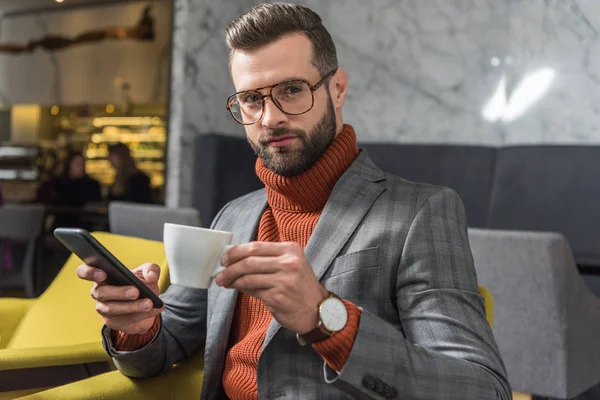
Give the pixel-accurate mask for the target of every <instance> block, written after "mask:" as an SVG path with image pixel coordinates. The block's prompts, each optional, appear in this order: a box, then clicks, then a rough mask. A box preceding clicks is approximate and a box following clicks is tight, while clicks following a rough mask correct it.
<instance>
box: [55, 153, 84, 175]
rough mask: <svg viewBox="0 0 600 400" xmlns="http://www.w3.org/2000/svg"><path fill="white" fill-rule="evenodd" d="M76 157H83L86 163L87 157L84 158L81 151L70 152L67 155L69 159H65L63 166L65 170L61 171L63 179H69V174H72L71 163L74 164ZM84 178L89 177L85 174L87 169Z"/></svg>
mask: <svg viewBox="0 0 600 400" xmlns="http://www.w3.org/2000/svg"><path fill="white" fill-rule="evenodd" d="M75 157H81V158H83V161H84V162H85V157H84V155H83V153H81V152H80V151H71V152H69V154H68V155H67V158H66V159H65V163H64V164H63V169H62V171H61V172H62V176H63V177H65V178H67V177H69V173H70V172H71V162H73V160H74V159H75ZM84 168H85V167H84ZM83 176H87V174H86V173H85V169H84V170H83Z"/></svg>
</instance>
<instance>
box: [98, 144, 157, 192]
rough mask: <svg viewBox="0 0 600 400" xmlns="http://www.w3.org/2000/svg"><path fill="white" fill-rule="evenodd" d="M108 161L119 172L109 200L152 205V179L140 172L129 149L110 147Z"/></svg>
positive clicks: (116, 146)
mask: <svg viewBox="0 0 600 400" xmlns="http://www.w3.org/2000/svg"><path fill="white" fill-rule="evenodd" d="M108 160H109V161H110V163H111V165H112V166H113V168H114V169H115V170H116V171H117V176H116V177H115V183H114V184H113V185H112V187H111V188H110V192H109V195H108V200H110V201H113V200H119V201H128V202H134V203H152V190H151V189H150V178H148V176H147V175H146V174H144V173H143V172H142V171H140V170H139V169H138V168H137V166H136V165H135V162H134V161H133V158H132V157H131V153H130V151H129V147H127V146H126V145H125V144H123V143H117V144H114V145H112V146H110V147H109V149H108Z"/></svg>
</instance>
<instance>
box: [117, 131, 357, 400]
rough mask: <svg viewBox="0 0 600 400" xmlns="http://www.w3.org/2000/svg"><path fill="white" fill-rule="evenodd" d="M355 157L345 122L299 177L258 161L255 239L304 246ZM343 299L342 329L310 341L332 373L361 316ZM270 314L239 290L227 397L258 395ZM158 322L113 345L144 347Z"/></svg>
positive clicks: (352, 136) (242, 399) (247, 399)
mask: <svg viewBox="0 0 600 400" xmlns="http://www.w3.org/2000/svg"><path fill="white" fill-rule="evenodd" d="M357 155H358V147H357V144H356V135H355V133H354V129H353V128H352V127H351V126H350V125H344V129H343V131H342V132H341V133H340V134H339V135H338V136H337V137H336V138H335V140H334V141H333V142H332V143H331V145H330V146H329V147H328V148H327V150H326V151H325V153H324V154H323V156H321V158H320V159H319V160H318V161H317V162H316V164H315V165H314V166H313V167H312V168H311V169H309V170H308V171H306V172H304V173H302V174H300V175H297V176H293V177H282V176H280V175H277V174H275V173H273V172H272V171H270V170H268V169H267V168H266V166H265V165H264V163H263V162H262V160H261V159H258V160H257V162H256V173H257V175H258V177H259V178H260V179H261V181H262V182H263V183H264V184H265V189H266V192H267V201H268V207H267V209H266V210H265V212H264V213H263V215H262V217H261V220H260V224H259V228H258V237H257V239H258V241H266V242H296V243H298V244H300V245H302V247H306V244H307V243H308V240H309V239H310V236H311V234H312V232H313V230H314V228H315V226H316V224H317V222H318V220H319V217H320V215H321V211H322V210H323V208H324V207H325V204H326V203H327V200H328V199H329V196H330V195H331V192H332V191H333V187H334V186H335V184H336V182H337V181H338V179H339V178H340V177H341V176H342V174H343V173H344V172H345V171H346V169H347V168H348V167H349V166H350V164H351V163H352V161H354V159H355V158H356V156H357ZM344 303H345V304H346V309H347V310H348V323H347V324H346V327H345V328H344V329H343V330H342V331H340V332H336V333H335V334H334V335H332V336H331V337H330V338H328V339H325V340H323V341H320V342H315V343H313V348H314V349H315V350H316V351H317V352H318V353H319V354H320V355H321V357H322V358H323V359H324V360H325V361H326V362H327V364H328V365H329V366H330V367H332V368H333V369H334V370H336V371H341V369H342V368H343V366H344V365H345V364H346V361H347V359H348V357H349V355H350V352H351V350H352V346H353V344H354V338H355V336H356V332H357V330H358V323H359V320H360V309H359V308H358V307H357V306H355V305H354V304H352V303H350V302H348V301H345V300H344ZM272 318H273V316H272V315H271V313H270V312H269V310H268V309H267V308H266V307H265V305H264V303H263V302H262V301H261V300H260V299H258V298H255V297H251V296H248V295H246V294H245V293H240V294H239V296H238V300H237V305H236V309H235V314H234V318H233V322H232V326H231V332H230V338H229V351H228V352H227V356H226V360H225V369H224V371H223V387H224V389H225V392H226V394H227V396H228V397H229V398H230V399H233V400H237V399H239V400H250V399H252V400H254V399H258V385H257V381H256V369H257V366H258V358H259V356H260V352H261V350H262V346H263V343H264V339H265V336H266V334H267V329H268V327H269V324H270V323H271V319H272ZM158 321H159V319H158V318H157V319H156V323H155V324H154V326H153V327H152V329H150V331H149V332H147V333H146V334H144V335H126V334H123V333H121V332H113V335H112V339H113V344H114V346H115V348H116V349H117V350H121V351H127V350H135V349H139V348H141V347H143V346H144V345H146V344H147V343H149V342H150V341H151V340H152V338H153V337H154V335H155V334H156V331H157V330H158V326H159V325H158Z"/></svg>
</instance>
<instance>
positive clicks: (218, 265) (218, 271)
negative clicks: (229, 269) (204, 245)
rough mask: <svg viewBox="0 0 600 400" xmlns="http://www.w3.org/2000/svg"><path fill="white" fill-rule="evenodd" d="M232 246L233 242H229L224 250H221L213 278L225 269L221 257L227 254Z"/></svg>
mask: <svg viewBox="0 0 600 400" xmlns="http://www.w3.org/2000/svg"><path fill="white" fill-rule="evenodd" d="M232 247H233V245H232V244H228V245H226V246H225V247H223V251H221V254H220V255H219V258H218V259H217V265H216V266H215V269H214V271H213V273H212V274H211V276H210V277H211V278H212V279H214V278H216V277H217V275H219V274H220V273H221V272H223V271H225V267H224V266H222V265H221V258H223V254H225V252H227V250H229V249H230V248H232Z"/></svg>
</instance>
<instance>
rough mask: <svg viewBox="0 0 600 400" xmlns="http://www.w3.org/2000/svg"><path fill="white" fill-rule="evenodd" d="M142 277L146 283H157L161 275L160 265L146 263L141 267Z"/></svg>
mask: <svg viewBox="0 0 600 400" xmlns="http://www.w3.org/2000/svg"><path fill="white" fill-rule="evenodd" d="M140 268H141V270H142V277H143V278H144V281H145V282H146V283H157V282H158V278H159V277H160V267H159V266H158V265H156V264H151V263H148V264H144V265H142V266H141V267H140Z"/></svg>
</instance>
